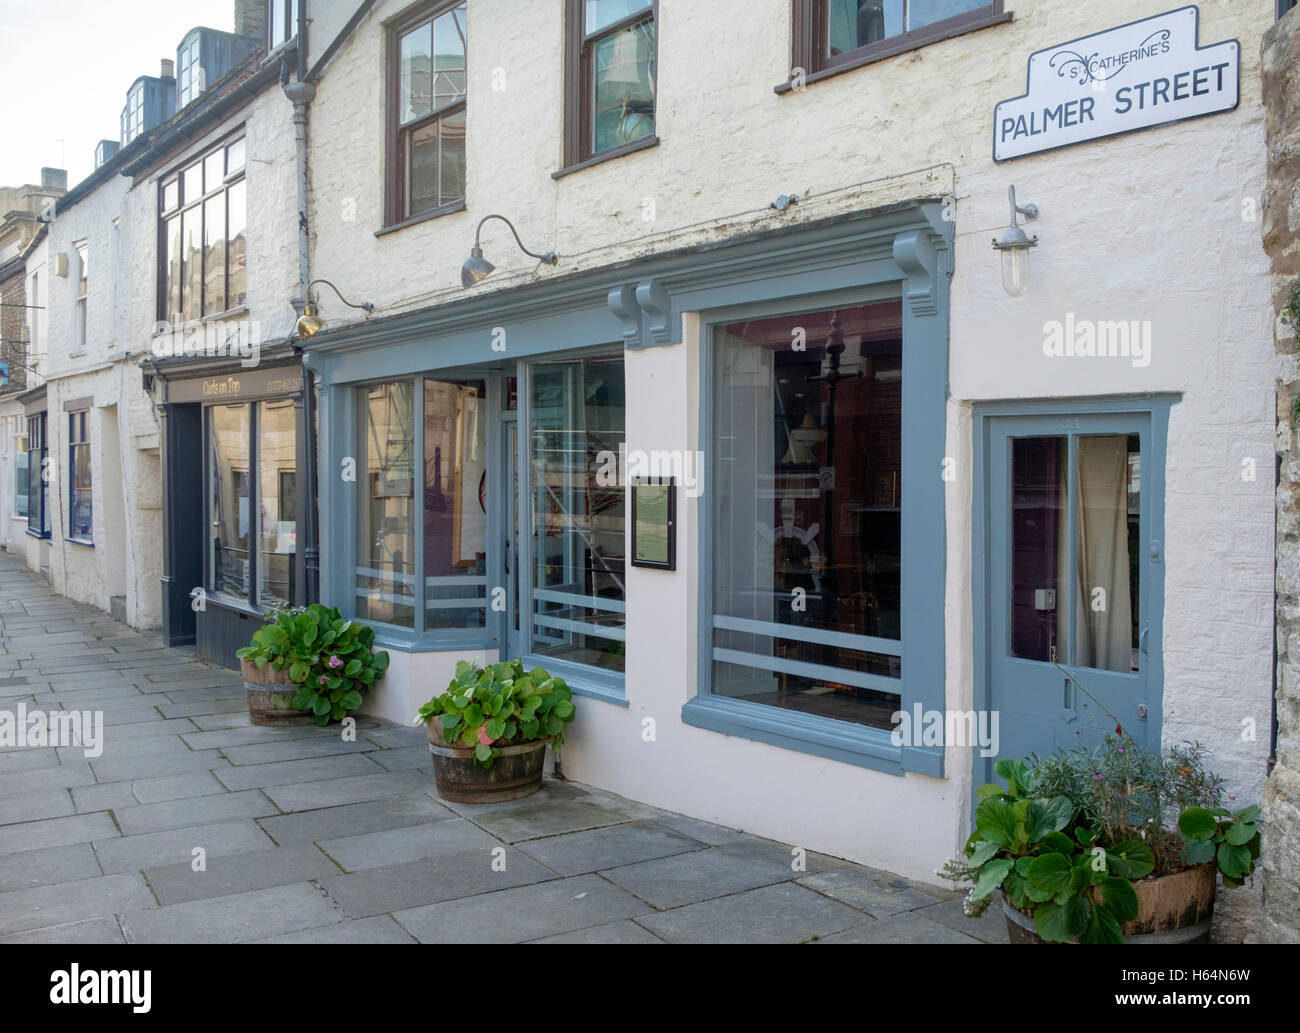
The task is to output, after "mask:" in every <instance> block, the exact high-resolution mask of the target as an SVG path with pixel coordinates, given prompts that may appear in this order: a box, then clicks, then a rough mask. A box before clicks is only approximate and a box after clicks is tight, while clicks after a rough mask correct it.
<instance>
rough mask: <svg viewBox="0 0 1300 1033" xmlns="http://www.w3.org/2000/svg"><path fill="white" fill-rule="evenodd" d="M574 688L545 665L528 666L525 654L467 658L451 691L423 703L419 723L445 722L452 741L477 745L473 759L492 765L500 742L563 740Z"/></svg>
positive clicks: (571, 712)
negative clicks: (480, 660)
mask: <svg viewBox="0 0 1300 1033" xmlns="http://www.w3.org/2000/svg"><path fill="white" fill-rule="evenodd" d="M573 717H574V706H573V694H572V693H571V692H570V691H569V687H568V686H567V685H566V684H565V683H564V681H563V679H561V678H552V677H551V675H550V674H548V673H547V672H546V670H545V669H543V668H541V667H534V668H533V669H532V670H531V671H525V670H524V665H523V662H522V661H520V660H503V661H501V662H500V663H495V664H491V665H489V666H487V667H479V666H478V665H477V664H473V663H470V662H469V661H468V660H462V661H461V662H460V663H458V664H457V665H456V676H455V677H454V678H453V679H452V680H451V684H450V685H448V686H447V691H446V692H444V693H442V695H440V696H435V697H434V698H433V699H431V700H429V702H428V703H426V704H424V706H422V707H421V708H420V710H419V713H418V714H416V716H415V723H416V724H426V723H428V722H429V721H432V720H433V719H434V718H438V719H439V720H441V722H442V735H443V738H444V739H446V740H447V741H448V742H449V743H460V744H461V745H462V746H466V747H469V746H472V747H473V748H474V760H475V761H476V762H477V763H478V764H479V765H481V766H482V767H484V768H491V767H492V762H493V761H494V760H496V758H497V755H498V754H499V753H500V752H501V749H500V748H501V746H514V745H519V744H521V743H526V742H537V741H539V740H543V739H544V740H546V741H548V742H549V743H550V744H551V745H552V746H554V747H557V748H558V747H560V746H563V745H564V726H565V725H566V724H567V723H568V722H570V721H572V720H573Z"/></svg>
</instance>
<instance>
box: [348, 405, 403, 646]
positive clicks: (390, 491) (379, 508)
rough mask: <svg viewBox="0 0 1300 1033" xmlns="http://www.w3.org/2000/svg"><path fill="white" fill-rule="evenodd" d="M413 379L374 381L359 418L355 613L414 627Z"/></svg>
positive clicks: (370, 618) (367, 618)
mask: <svg viewBox="0 0 1300 1033" xmlns="http://www.w3.org/2000/svg"><path fill="white" fill-rule="evenodd" d="M413 410H414V399H413V385H412V384H411V383H410V382H400V383H390V384H376V385H374V386H373V387H371V388H369V389H367V390H366V391H365V392H364V393H363V395H362V396H361V412H360V414H359V416H360V418H359V420H358V424H359V428H360V433H361V441H360V442H359V445H360V448H361V455H363V456H364V457H365V469H364V474H363V479H361V483H360V488H361V492H360V494H361V499H362V505H361V509H360V512H359V513H358V515H357V616H358V617H360V618H362V619H363V620H373V621H381V622H383V623H385V624H395V625H398V626H400V627H405V628H414V627H415V511H414V485H415V428H414V411H413Z"/></svg>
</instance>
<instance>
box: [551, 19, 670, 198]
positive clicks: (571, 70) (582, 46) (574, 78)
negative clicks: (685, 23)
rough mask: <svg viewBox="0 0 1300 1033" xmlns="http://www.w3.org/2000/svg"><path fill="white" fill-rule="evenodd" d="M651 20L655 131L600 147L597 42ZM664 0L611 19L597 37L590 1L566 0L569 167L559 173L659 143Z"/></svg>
mask: <svg viewBox="0 0 1300 1033" xmlns="http://www.w3.org/2000/svg"><path fill="white" fill-rule="evenodd" d="M647 21H648V22H651V23H652V24H653V25H654V29H655V54H654V65H655V90H654V101H653V103H654V110H653V111H652V112H651V119H652V121H653V122H654V131H653V132H651V133H650V135H649V136H643V137H641V138H640V139H638V140H633V141H631V142H630V143H625V144H620V145H618V146H617V147H608V148H606V149H605V150H603V151H596V150H595V144H594V142H593V140H592V132H593V125H594V120H595V112H594V111H593V110H592V108H593V106H594V100H593V96H592V91H593V88H594V81H593V73H592V60H593V57H592V55H593V52H594V50H595V46H596V44H597V43H598V42H600V41H601V40H602V39H605V38H606V37H607V36H612V35H614V34H615V33H618V32H622V31H623V30H624V29H629V28H632V27H633V26H635V25H640V24H641V23H642V22H647ZM658 69H659V0H652V2H651V4H650V11H649V14H647V13H646V12H645V11H637V12H635V13H633V14H630V15H628V16H627V17H626V18H620V19H619V20H618V21H616V22H611V23H610V24H609V25H606V26H605V27H603V28H602V29H600V30H599V31H598V32H596V33H593V34H591V35H588V34H587V31H586V0H565V10H564V167H563V168H562V169H560V170H559V172H557V173H555V175H556V176H557V177H558V176H560V175H563V174H564V173H566V172H576V171H577V170H578V169H582V168H587V167H588V166H590V165H595V164H597V163H598V162H602V161H608V160H609V159H610V158H619V157H622V156H623V155H624V154H630V153H633V152H635V151H640V150H644V149H645V148H647V147H653V146H655V145H656V144H658V143H659V82H658Z"/></svg>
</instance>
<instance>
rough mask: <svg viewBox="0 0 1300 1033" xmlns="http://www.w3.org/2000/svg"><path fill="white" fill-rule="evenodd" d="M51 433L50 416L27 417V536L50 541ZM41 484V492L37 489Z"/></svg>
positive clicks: (38, 414)
mask: <svg viewBox="0 0 1300 1033" xmlns="http://www.w3.org/2000/svg"><path fill="white" fill-rule="evenodd" d="M48 429H49V414H48V413H44V412H39V413H33V414H32V415H31V416H28V417H27V533H28V534H30V535H31V536H32V537H33V538H48V537H50V484H49V480H48V479H47V477H46V475H45V469H46V467H45V460H46V458H47V457H48V455H49V442H48V440H47V438H46V434H47V432H48ZM34 482H35V483H34ZM37 483H38V484H39V485H40V487H39V488H36V487H35V484H37ZM33 521H35V523H36V526H35V527H33V526H32V524H33Z"/></svg>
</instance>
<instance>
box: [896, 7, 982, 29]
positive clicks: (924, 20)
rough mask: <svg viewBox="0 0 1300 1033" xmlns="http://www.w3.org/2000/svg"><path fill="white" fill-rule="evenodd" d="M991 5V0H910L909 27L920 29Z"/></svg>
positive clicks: (908, 8)
mask: <svg viewBox="0 0 1300 1033" xmlns="http://www.w3.org/2000/svg"><path fill="white" fill-rule="evenodd" d="M989 5H990V0H908V4H907V27H908V28H909V29H919V28H921V27H922V26H925V25H933V24H934V23H935V22H941V21H943V20H944V19H945V18H951V17H953V16H954V15H958V14H966V13H968V12H970V11H978V10H979V9H980V8H981V7H988V6H989Z"/></svg>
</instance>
